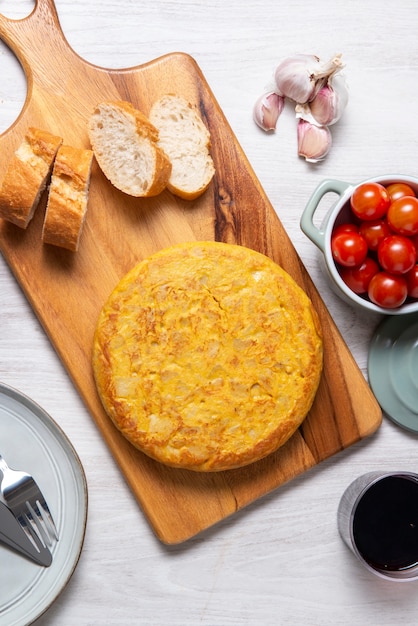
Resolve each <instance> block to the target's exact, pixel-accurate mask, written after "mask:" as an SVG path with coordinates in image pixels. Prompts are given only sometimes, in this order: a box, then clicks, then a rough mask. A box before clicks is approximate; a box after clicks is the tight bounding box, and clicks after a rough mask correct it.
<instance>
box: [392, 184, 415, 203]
mask: <svg viewBox="0 0 418 626" xmlns="http://www.w3.org/2000/svg"><path fill="white" fill-rule="evenodd" d="M386 190H387V192H388V194H389V197H390V199H391V202H393V201H394V200H397V199H398V198H404V197H405V196H415V192H414V190H413V189H412V187H410V186H409V185H407V184H406V183H392V184H391V185H388V186H387V187H386Z"/></svg>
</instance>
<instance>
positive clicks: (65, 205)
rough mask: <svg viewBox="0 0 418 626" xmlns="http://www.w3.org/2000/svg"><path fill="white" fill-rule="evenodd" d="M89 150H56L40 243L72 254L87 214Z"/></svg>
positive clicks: (68, 148)
mask: <svg viewBox="0 0 418 626" xmlns="http://www.w3.org/2000/svg"><path fill="white" fill-rule="evenodd" d="M92 161H93V151H92V150H85V149H80V148H73V147H72V146H65V145H63V146H61V148H60V149H59V150H58V152H57V155H56V158H55V162H54V169H53V171H52V176H51V184H50V186H49V194H48V204H47V208H46V214H45V220H44V225H43V230H42V241H43V242H44V243H49V244H53V245H54V246H60V247H61V248H67V249H68V250H71V251H73V252H76V251H77V250H78V247H79V241H80V236H81V233H82V229H83V224H84V220H85V216H86V211H87V203H88V192H89V184H90V174H91V165H92Z"/></svg>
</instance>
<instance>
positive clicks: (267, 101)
mask: <svg viewBox="0 0 418 626" xmlns="http://www.w3.org/2000/svg"><path fill="white" fill-rule="evenodd" d="M283 107H284V98H283V96H280V95H279V94H278V93H276V92H275V91H270V92H269V93H265V94H263V95H262V96H260V97H259V98H258V100H257V102H256V103H255V105H254V110H253V118H254V121H255V123H256V124H257V125H258V126H259V127H260V128H262V129H263V130H265V131H268V130H275V129H276V124H277V120H278V119H279V115H280V113H281V112H282V111H283Z"/></svg>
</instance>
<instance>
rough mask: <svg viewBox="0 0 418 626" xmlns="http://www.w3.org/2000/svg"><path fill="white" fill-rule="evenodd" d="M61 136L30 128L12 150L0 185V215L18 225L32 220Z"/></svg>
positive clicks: (23, 226) (21, 226) (26, 223)
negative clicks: (0, 185) (13, 150)
mask: <svg viewBox="0 0 418 626" xmlns="http://www.w3.org/2000/svg"><path fill="white" fill-rule="evenodd" d="M61 144H62V138H61V137H57V136H56V135H52V134H51V133H49V132H47V131H45V130H41V129H39V128H32V127H31V128H29V129H28V130H27V133H26V135H25V137H24V139H23V141H22V142H21V144H20V146H19V147H18V149H17V150H16V152H15V153H14V155H13V157H12V159H11V161H10V163H9V166H8V168H7V170H6V174H5V177H4V180H3V184H2V187H1V189H0V217H2V218H3V219H5V220H8V221H9V222H12V223H13V224H16V225H17V226H19V227H20V228H26V227H27V226H28V224H29V222H30V221H31V219H32V217H33V215H34V213H35V210H36V207H37V206H38V204H39V200H40V198H41V195H42V193H43V191H44V189H45V187H46V185H47V183H48V180H49V176H50V173H51V170H52V166H53V163H54V158H55V155H56V153H57V150H58V148H59V147H60V146H61Z"/></svg>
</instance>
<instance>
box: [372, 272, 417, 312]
mask: <svg viewBox="0 0 418 626" xmlns="http://www.w3.org/2000/svg"><path fill="white" fill-rule="evenodd" d="M367 293H368V296H369V298H370V300H371V301H372V302H374V304H377V306H381V307H384V308H385V309H396V308H397V307H399V306H401V305H402V304H403V303H404V302H405V300H406V298H407V295H408V287H407V284H406V279H405V278H404V277H403V276H394V275H393V274H389V272H378V273H377V274H375V275H374V276H373V278H372V279H371V281H370V284H369V288H368V290H367Z"/></svg>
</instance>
